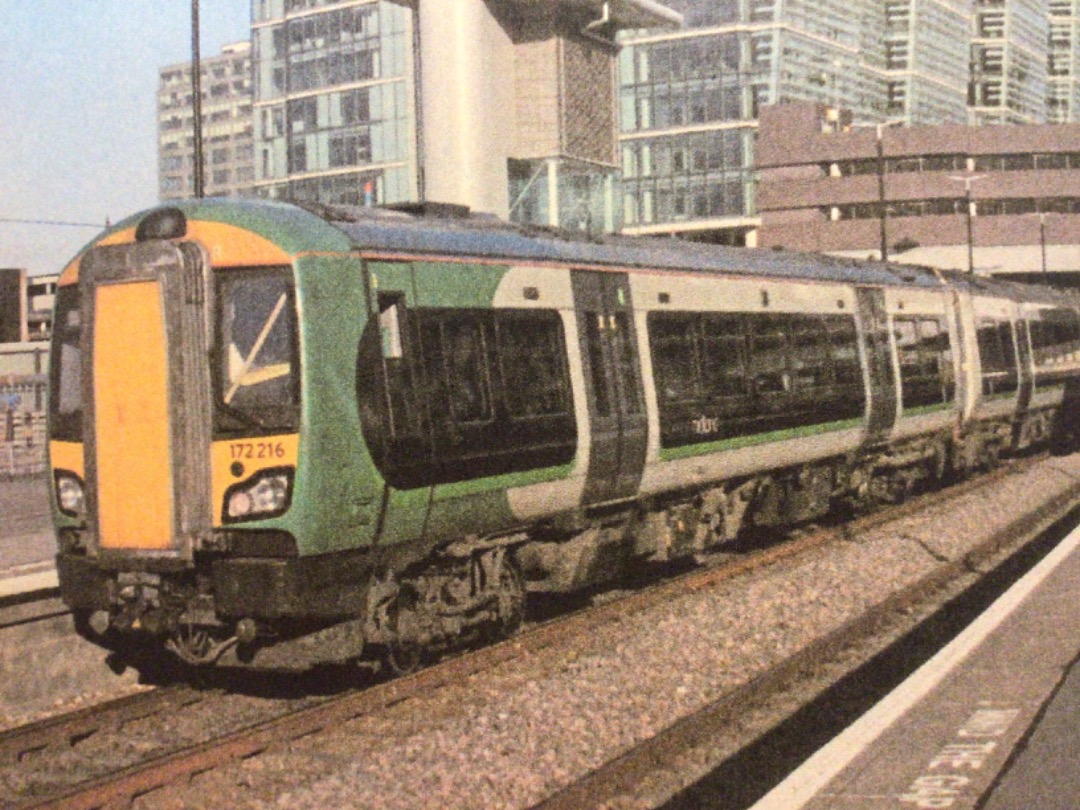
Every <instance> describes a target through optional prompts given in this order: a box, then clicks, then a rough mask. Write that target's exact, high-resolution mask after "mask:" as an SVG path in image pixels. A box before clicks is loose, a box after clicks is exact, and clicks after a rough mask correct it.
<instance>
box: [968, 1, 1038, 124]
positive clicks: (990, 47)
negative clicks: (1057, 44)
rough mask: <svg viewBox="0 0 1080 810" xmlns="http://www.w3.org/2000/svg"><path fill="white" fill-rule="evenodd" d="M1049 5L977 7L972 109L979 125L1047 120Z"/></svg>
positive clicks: (970, 96) (1003, 3) (989, 3)
mask: <svg viewBox="0 0 1080 810" xmlns="http://www.w3.org/2000/svg"><path fill="white" fill-rule="evenodd" d="M1049 36H1050V26H1049V17H1048V15H1047V3H1046V0H1008V1H1007V2H1006V0H980V1H979V2H978V3H976V5H975V28H974V31H973V33H972V41H971V83H970V87H969V91H968V104H969V106H970V107H971V117H972V122H973V123H975V124H1038V123H1043V122H1045V121H1046V111H1047V51H1048V46H1049Z"/></svg>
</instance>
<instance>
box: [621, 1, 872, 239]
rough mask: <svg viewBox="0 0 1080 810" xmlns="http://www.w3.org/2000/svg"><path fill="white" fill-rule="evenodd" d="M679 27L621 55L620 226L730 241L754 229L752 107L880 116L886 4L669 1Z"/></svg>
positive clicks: (634, 39) (630, 39) (638, 36)
mask: <svg viewBox="0 0 1080 810" xmlns="http://www.w3.org/2000/svg"><path fill="white" fill-rule="evenodd" d="M668 5H669V6H670V7H671V8H672V9H674V10H676V11H678V12H680V13H682V14H683V16H684V19H685V22H686V28H685V29H684V30H681V31H678V32H656V31H644V32H634V33H632V34H630V35H628V36H626V37H624V38H623V40H622V43H623V46H624V47H623V50H622V52H621V54H620V71H619V78H620V82H619V84H620V128H621V144H622V162H623V192H624V197H623V203H624V223H625V226H626V228H627V229H628V230H631V231H633V232H637V233H649V232H660V231H667V230H671V229H672V227H673V226H674V227H675V228H676V229H677V230H682V231H684V232H686V233H688V234H692V233H698V234H699V235H701V236H702V237H703V238H710V239H719V240H722V241H730V242H735V243H741V242H743V241H744V240H745V239H746V238H747V236H748V234H750V233H752V231H753V229H754V228H755V227H756V224H757V222H756V219H755V217H754V213H755V206H754V199H753V195H754V178H753V162H754V161H753V138H754V132H755V129H756V119H757V114H758V110H759V109H760V108H761V107H763V106H764V105H767V104H776V103H781V102H785V101H811V100H817V101H827V102H829V103H832V104H834V105H836V106H844V107H849V108H852V109H853V110H854V111H855V113H856V115H857V116H858V117H860V118H861V119H863V120H883V119H884V118H885V116H886V114H887V111H886V87H887V78H888V73H887V70H886V61H885V54H886V49H885V31H886V25H885V7H884V6H883V4H882V3H880V2H876V0H824V2H821V1H819V2H809V1H808V0H790V2H784V3H779V2H775V0H720V2H716V0H669V2H668Z"/></svg>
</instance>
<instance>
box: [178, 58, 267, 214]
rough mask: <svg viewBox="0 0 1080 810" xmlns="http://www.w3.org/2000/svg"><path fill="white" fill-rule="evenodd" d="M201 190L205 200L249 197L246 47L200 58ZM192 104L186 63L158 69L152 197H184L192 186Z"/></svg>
mask: <svg viewBox="0 0 1080 810" xmlns="http://www.w3.org/2000/svg"><path fill="white" fill-rule="evenodd" d="M200 67H201V70H200V72H199V75H200V84H201V91H202V93H201V95H202V124H203V127H202V137H203V160H204V192H205V194H206V195H207V196H235V195H249V194H251V193H252V189H253V185H254V180H255V164H254V159H255V147H254V139H253V130H252V103H251V43H250V42H237V43H235V44H232V45H226V46H225V47H224V48H222V50H221V54H220V55H218V56H214V57H210V58H207V59H202V60H200ZM194 116H195V112H194V104H193V103H192V86H191V63H190V62H185V63H180V64H176V65H170V66H168V67H165V68H162V69H161V71H160V73H159V82H158V195H159V196H160V198H161V199H162V200H172V199H179V198H182V197H190V196H191V195H192V193H193V192H194V188H195V182H194V179H195V160H194V156H195V140H194V135H193V132H194Z"/></svg>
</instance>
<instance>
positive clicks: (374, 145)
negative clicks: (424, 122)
mask: <svg viewBox="0 0 1080 810" xmlns="http://www.w3.org/2000/svg"><path fill="white" fill-rule="evenodd" d="M252 15H253V19H252V38H253V42H254V52H253V58H254V74H255V130H256V142H257V144H258V147H257V151H258V154H257V156H256V177H257V179H256V189H257V192H258V193H259V194H260V195H263V196H268V197H281V198H288V199H292V200H307V201H313V202H322V203H326V204H330V203H349V204H364V203H369V204H370V203H374V202H378V203H392V202H401V201H406V200H415V199H417V190H418V187H417V166H418V163H417V121H416V113H415V111H416V95H415V85H414V82H413V76H414V73H415V64H414V60H413V54H414V48H413V45H414V39H415V36H416V31H415V27H414V12H413V11H412V9H410V8H408V7H407V6H405V5H403V4H400V3H392V2H386V1H385V0H375V1H374V2H372V1H369V2H349V3H343V2H336V3H335V2H325V0H323V2H318V0H256V2H255V3H254V4H253V6H252Z"/></svg>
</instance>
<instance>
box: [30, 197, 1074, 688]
mask: <svg viewBox="0 0 1080 810" xmlns="http://www.w3.org/2000/svg"><path fill="white" fill-rule="evenodd" d="M53 331H54V333H53V343H52V348H51V351H52V355H51V357H52V360H51V370H50V382H49V384H50V391H49V464H50V467H51V471H52V480H53V492H52V497H53V504H54V510H55V523H56V530H57V538H58V551H57V557H56V563H57V572H58V576H59V583H60V591H61V594H62V597H63V600H64V601H65V603H66V604H67V605H68V606H69V607H70V608H71V610H72V613H73V615H74V617H75V625H76V628H77V629H78V631H79V632H80V633H81V634H83V635H84V636H86V637H87V638H90V639H92V640H94V641H95V642H96V643H98V644H100V645H101V646H103V647H106V648H108V649H111V650H113V651H114V652H115V653H117V654H119V655H121V656H130V657H132V658H134V657H136V656H138V655H143V656H150V657H151V658H152V657H154V656H163V657H166V658H170V660H175V659H179V660H180V661H182V662H184V663H185V664H187V665H192V666H201V665H211V664H219V665H224V664H229V665H246V666H271V667H277V666H294V665H302V664H303V663H304V662H309V661H312V660H317V661H322V660H335V661H337V660H348V661H352V660H367V659H374V660H378V661H380V662H382V663H383V664H385V665H387V666H389V667H390V668H391V669H392V670H393V671H398V672H407V671H410V670H411V669H414V668H416V667H417V666H420V665H422V664H423V663H424V662H425V661H427V660H430V659H431V658H432V657H434V656H438V655H440V654H443V653H444V652H446V651H447V650H452V649H458V648H460V647H461V646H462V645H468V644H475V643H484V642H486V641H488V640H490V639H498V638H502V637H505V636H507V635H510V634H512V633H514V632H515V631H516V630H517V629H518V628H519V627H520V625H521V624H522V621H523V617H524V614H525V609H526V601H527V599H528V598H529V595H530V594H534V593H536V594H547V595H550V596H552V598H555V599H561V598H564V595H567V594H575V593H579V592H583V591H588V590H589V589H592V588H598V587H603V586H605V585H607V584H610V583H612V582H617V581H619V580H620V579H621V578H623V577H626V576H628V575H632V574H634V573H635V572H637V571H641V570H647V569H649V568H651V567H655V566H657V565H665V564H669V563H673V564H681V563H683V562H692V561H694V560H699V559H701V557H702V556H704V555H708V554H710V553H712V552H714V551H718V550H723V549H724V548H725V547H729V546H730V544H731V543H733V542H734V541H736V539H737V538H745V537H747V536H753V534H754V533H755V532H761V533H763V534H767V533H768V532H769V531H773V530H776V529H777V527H787V526H792V525H797V524H803V523H806V522H808V521H814V520H819V519H821V518H822V517H824V516H827V515H835V514H838V513H843V512H844V511H845V510H847V511H851V510H856V511H858V510H863V509H867V508H870V507H872V506H874V505H876V504H882V503H890V502H896V501H899V500H901V499H903V498H904V497H906V496H907V495H908V494H909V493H911V492H913V491H916V490H919V489H924V488H928V487H932V486H937V485H940V484H943V483H946V482H948V481H951V480H954V479H957V478H962V477H964V476H966V475H968V474H970V473H972V472H973V471H977V470H980V469H982V468H986V467H990V466H992V465H993V464H994V463H995V462H996V461H997V460H998V458H999V457H1000V456H1002V455H1003V454H1008V453H1022V452H1025V451H1027V450H1028V449H1029V448H1036V447H1043V446H1052V447H1054V448H1056V449H1057V450H1058V451H1059V452H1072V451H1073V449H1074V448H1075V447H1076V444H1077V440H1078V438H1080V408H1078V404H1080V302H1078V299H1077V298H1076V296H1074V295H1071V294H1069V293H1066V292H1063V291H1055V290H1052V289H1050V288H1048V287H1041V286H1037V285H1032V284H1017V283H1006V282H1001V281H993V280H989V279H986V278H982V277H977V276H973V275H970V274H964V273H960V272H944V271H938V270H933V269H927V268H921V267H914V266H905V265H898V264H890V263H883V262H874V261H851V260H844V259H837V258H829V257H824V256H819V255H809V254H802V253H795V252H787V251H777V250H762V249H751V248H735V247H724V246H718V245H708V244H701V243H693V242H688V241H684V240H678V239H672V238H660V239H657V238H644V237H628V236H613V235H595V234H586V233H570V232H562V231H557V230H551V229H541V228H529V227H526V226H519V225H513V224H508V223H505V222H502V221H499V220H497V219H495V218H493V217H490V216H485V215H478V214H475V213H472V212H469V211H468V210H467V209H464V208H461V207H459V206H454V205H446V204H443V205H440V204H434V203H426V204H413V205H401V206H396V207H392V208H358V207H357V208H350V207H328V206H319V205H314V204H307V205H294V204H289V203H285V202H278V201H269V200H239V199H197V200H189V201H182V202H177V203H170V204H168V205H164V206H159V207H156V208H153V209H150V210H148V211H144V212H142V213H139V214H137V215H135V216H133V217H130V218H128V219H126V220H124V221H122V222H118V223H117V224H116V225H114V226H112V227H110V228H109V229H108V230H106V231H105V232H104V233H103V234H102V235H101V236H99V237H98V238H97V239H95V240H94V241H93V242H91V243H90V244H89V245H88V246H87V247H86V248H84V249H83V250H82V251H81V252H80V253H79V254H78V256H77V257H76V258H75V259H74V260H73V261H72V262H71V263H70V264H69V265H68V266H67V267H66V268H65V270H64V271H63V273H62V275H61V277H60V281H59V288H58V291H57V296H56V308H55V315H54V328H53Z"/></svg>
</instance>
